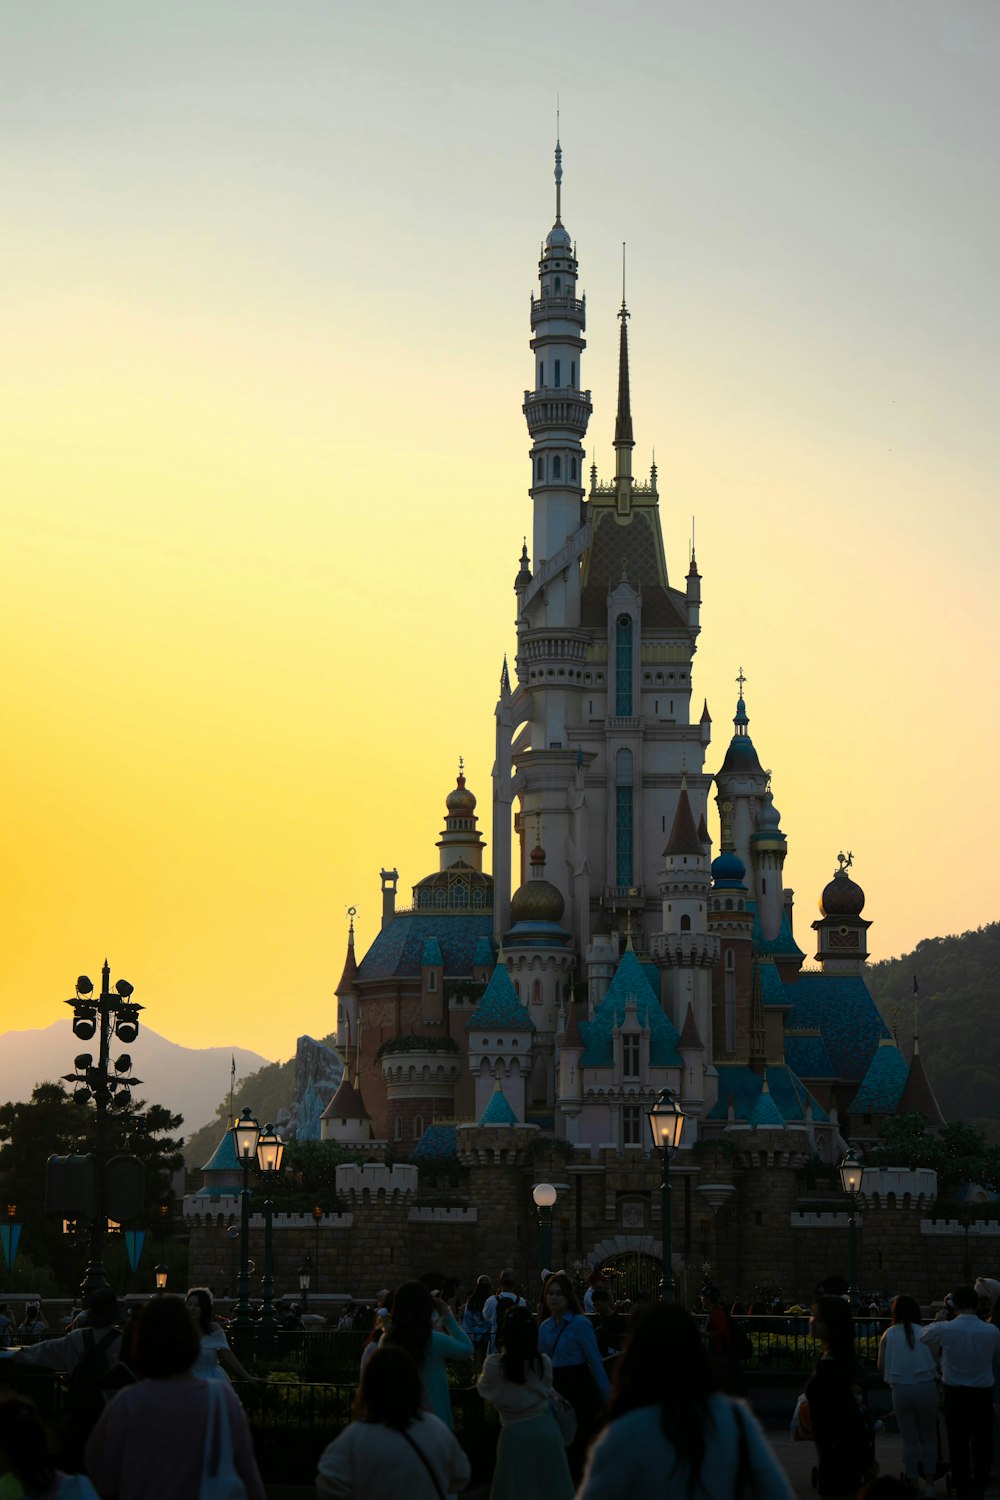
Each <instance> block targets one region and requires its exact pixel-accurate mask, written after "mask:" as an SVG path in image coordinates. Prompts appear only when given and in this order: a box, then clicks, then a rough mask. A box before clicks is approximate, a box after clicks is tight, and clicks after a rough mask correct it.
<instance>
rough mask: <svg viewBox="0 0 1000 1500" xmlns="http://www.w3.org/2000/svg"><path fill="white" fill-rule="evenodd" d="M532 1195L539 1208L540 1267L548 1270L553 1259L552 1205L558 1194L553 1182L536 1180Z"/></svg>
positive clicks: (542, 1269)
mask: <svg viewBox="0 0 1000 1500" xmlns="http://www.w3.org/2000/svg"><path fill="white" fill-rule="evenodd" d="M531 1196H532V1198H534V1200H535V1207H536V1208H537V1210H538V1258H539V1260H540V1261H541V1263H542V1264H541V1266H540V1267H539V1269H540V1270H541V1271H547V1270H549V1269H550V1263H551V1260H552V1205H553V1204H554V1203H555V1201H556V1198H557V1196H558V1194H557V1193H556V1190H555V1188H554V1187H553V1186H552V1184H551V1182H536V1183H535V1186H534V1187H533V1188H532V1189H531Z"/></svg>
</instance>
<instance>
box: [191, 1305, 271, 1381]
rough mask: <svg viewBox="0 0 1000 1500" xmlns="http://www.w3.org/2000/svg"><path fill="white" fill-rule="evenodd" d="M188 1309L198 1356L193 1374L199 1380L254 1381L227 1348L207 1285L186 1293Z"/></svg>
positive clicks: (226, 1341) (224, 1335)
mask: <svg viewBox="0 0 1000 1500" xmlns="http://www.w3.org/2000/svg"><path fill="white" fill-rule="evenodd" d="M186 1301H187V1310H188V1312H189V1313H190V1314H191V1317H192V1320H193V1321H194V1326H195V1328H196V1329H197V1330H198V1339H199V1346H198V1358H197V1359H196V1360H195V1362H194V1369H193V1374H195V1375H198V1376H200V1377H201V1379H202V1380H229V1379H230V1375H231V1374H232V1375H235V1377H236V1379H237V1380H253V1378H254V1377H253V1376H252V1375H251V1374H250V1371H249V1370H247V1369H245V1368H244V1366H243V1364H242V1363H241V1361H240V1360H239V1359H237V1357H236V1355H235V1354H234V1353H233V1351H232V1350H231V1349H230V1347H229V1340H228V1339H227V1338H226V1330H225V1329H224V1328H223V1327H222V1325H221V1323H217V1322H216V1321H215V1317H214V1313H213V1307H212V1294H211V1292H210V1291H209V1290H208V1287H207V1286H193V1287H191V1289H190V1291H189V1292H188V1294H187V1299H186Z"/></svg>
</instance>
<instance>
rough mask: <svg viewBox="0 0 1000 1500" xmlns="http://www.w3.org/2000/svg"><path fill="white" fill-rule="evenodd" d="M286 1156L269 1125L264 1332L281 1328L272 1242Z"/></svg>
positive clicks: (264, 1165)
mask: <svg viewBox="0 0 1000 1500" xmlns="http://www.w3.org/2000/svg"><path fill="white" fill-rule="evenodd" d="M284 1155H285V1143H284V1141H283V1140H282V1139H281V1136H280V1135H279V1134H278V1132H277V1131H276V1130H275V1128H274V1126H273V1125H270V1124H268V1125H265V1126H264V1133H263V1135H261V1137H260V1139H259V1140H258V1142H257V1166H258V1168H259V1170H260V1174H261V1176H262V1177H263V1179H264V1182H265V1183H266V1185H267V1186H266V1192H267V1197H266V1198H265V1199H264V1280H263V1281H262V1282H261V1287H260V1291H261V1297H262V1298H263V1302H264V1306H263V1308H262V1309H261V1315H260V1323H261V1327H262V1328H266V1329H269V1330H272V1329H274V1328H275V1327H277V1319H276V1318H275V1316H274V1307H273V1303H274V1246H273V1240H272V1232H273V1230H272V1226H273V1220H274V1204H273V1203H272V1202H271V1190H272V1184H273V1183H275V1182H276V1181H277V1179H278V1176H279V1175H280V1173H281V1164H282V1161H283V1160H284Z"/></svg>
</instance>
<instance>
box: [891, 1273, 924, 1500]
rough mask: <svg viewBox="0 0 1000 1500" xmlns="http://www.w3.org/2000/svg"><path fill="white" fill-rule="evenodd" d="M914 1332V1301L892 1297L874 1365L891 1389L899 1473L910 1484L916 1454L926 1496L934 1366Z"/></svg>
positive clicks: (917, 1307) (916, 1312)
mask: <svg viewBox="0 0 1000 1500" xmlns="http://www.w3.org/2000/svg"><path fill="white" fill-rule="evenodd" d="M914 1329H916V1333H915V1332H914ZM919 1332H920V1304H919V1303H918V1302H917V1301H916V1299H915V1298H914V1297H897V1298H896V1299H895V1301H894V1302H893V1304H892V1323H891V1324H890V1326H889V1327H888V1328H887V1329H886V1330H885V1333H883V1335H882V1337H881V1339H880V1341H879V1346H878V1368H879V1373H880V1375H881V1376H882V1379H883V1380H884V1381H885V1383H886V1385H888V1386H889V1388H890V1390H891V1391H892V1409H893V1411H894V1412H895V1413H896V1420H897V1422H898V1423H899V1435H900V1437H901V1438H902V1440H903V1471H904V1473H905V1475H906V1478H907V1479H908V1480H909V1482H910V1483H911V1484H912V1485H914V1486H915V1485H916V1484H917V1481H918V1478H919V1458H918V1453H919V1455H920V1457H922V1459H923V1465H924V1479H925V1481H926V1485H927V1488H926V1490H925V1492H924V1493H925V1495H926V1497H927V1500H932V1497H933V1495H934V1493H935V1491H934V1479H935V1476H936V1475H937V1462H938V1447H937V1414H938V1390H937V1378H938V1368H937V1360H936V1359H935V1358H934V1355H933V1354H932V1352H931V1350H930V1347H929V1346H928V1345H927V1344H924V1343H921V1342H920V1340H919V1339H918V1338H917V1336H916V1335H917V1333H919Z"/></svg>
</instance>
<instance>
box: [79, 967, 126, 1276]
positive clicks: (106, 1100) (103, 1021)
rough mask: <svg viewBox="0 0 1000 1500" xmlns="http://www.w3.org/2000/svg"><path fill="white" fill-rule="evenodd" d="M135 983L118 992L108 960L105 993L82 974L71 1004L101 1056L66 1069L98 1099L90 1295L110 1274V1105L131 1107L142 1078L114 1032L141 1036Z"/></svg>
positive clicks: (84, 1098)
mask: <svg viewBox="0 0 1000 1500" xmlns="http://www.w3.org/2000/svg"><path fill="white" fill-rule="evenodd" d="M132 993H133V991H132V986H131V985H130V984H129V982H128V980H127V979H119V980H118V982H117V983H116V985H115V988H114V991H113V992H112V989H111V968H110V966H109V964H108V961H107V959H105V960H104V966H103V968H102V969H101V992H100V994H99V995H95V994H94V985H93V981H92V980H90V979H88V978H87V976H86V974H81V975H80V977H79V979H78V980H77V981H76V994H75V996H74V998H73V999H72V1000H67V1001H66V1004H67V1005H71V1006H72V1007H73V1035H74V1036H76V1037H78V1038H79V1040H80V1041H81V1042H89V1041H90V1039H91V1037H93V1036H95V1035H96V1037H97V1044H98V1051H97V1061H96V1062H95V1061H94V1058H93V1055H92V1054H91V1053H90V1052H81V1053H78V1054H77V1056H76V1057H75V1058H74V1059H73V1066H74V1067H75V1069H76V1071H75V1072H74V1073H65V1074H63V1079H64V1081H65V1082H66V1083H73V1084H75V1085H76V1087H75V1089H74V1090H73V1098H74V1099H76V1100H77V1101H78V1103H80V1104H87V1103H89V1102H90V1100H91V1099H93V1101H94V1110H95V1125H94V1164H95V1168H96V1171H95V1204H94V1208H95V1211H94V1218H93V1221H92V1223H91V1226H90V1257H89V1260H88V1261H87V1269H86V1272H85V1273H84V1279H83V1285H82V1287H81V1291H82V1292H83V1294H84V1296H85V1297H86V1296H89V1295H90V1294H91V1293H92V1292H95V1291H96V1290H97V1289H98V1287H106V1286H107V1285H108V1279H107V1276H106V1275H105V1273H104V1237H105V1234H106V1233H107V1227H108V1223H107V1204H106V1188H105V1180H104V1172H105V1165H106V1158H107V1120H108V1110H109V1109H127V1108H128V1106H129V1104H130V1103H131V1101H132V1092H131V1091H132V1089H133V1088H135V1087H136V1086H137V1085H138V1084H140V1083H141V1082H142V1079H141V1078H133V1077H132V1076H131V1070H132V1059H131V1058H130V1057H129V1055H128V1053H127V1052H123V1053H122V1055H121V1056H120V1057H118V1058H116V1059H115V1062H114V1065H113V1066H112V1067H110V1070H109V1064H110V1062H111V1037H112V1034H114V1035H115V1036H116V1037H117V1038H118V1040H119V1041H120V1042H124V1043H125V1045H126V1046H131V1044H132V1043H133V1042H134V1041H135V1039H136V1037H137V1036H138V1035H139V1012H140V1011H141V1010H142V1009H143V1007H142V1006H141V1005H140V1004H139V1003H138V1001H136V1000H133V999H132Z"/></svg>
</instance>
